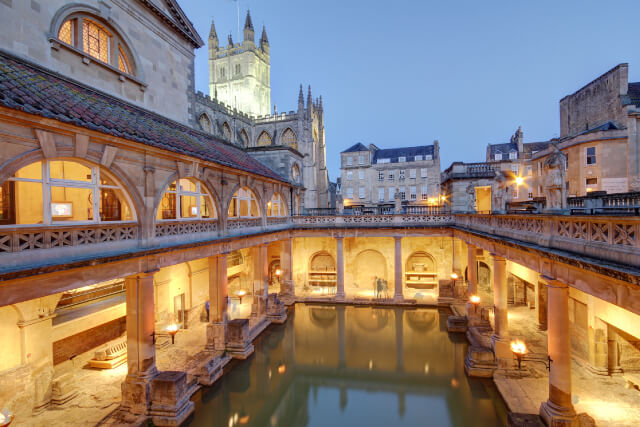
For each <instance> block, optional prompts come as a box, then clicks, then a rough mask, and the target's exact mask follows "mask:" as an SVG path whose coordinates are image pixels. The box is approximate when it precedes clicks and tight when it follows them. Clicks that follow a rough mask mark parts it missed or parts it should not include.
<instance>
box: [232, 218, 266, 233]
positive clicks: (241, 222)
mask: <svg viewBox="0 0 640 427" xmlns="http://www.w3.org/2000/svg"><path fill="white" fill-rule="evenodd" d="M260 226H262V218H233V219H229V220H227V230H228V231H236V230H242V229H244V228H254V227H260Z"/></svg>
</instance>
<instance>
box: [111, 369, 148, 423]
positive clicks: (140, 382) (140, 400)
mask: <svg viewBox="0 0 640 427" xmlns="http://www.w3.org/2000/svg"><path fill="white" fill-rule="evenodd" d="M154 375H155V374H154ZM150 393H151V377H148V378H141V377H136V376H129V375H127V377H126V378H125V380H124V382H123V383H122V402H121V403H120V411H119V412H121V413H123V414H131V415H136V416H137V415H140V416H147V414H148V412H149V401H150V400H151V395H150Z"/></svg>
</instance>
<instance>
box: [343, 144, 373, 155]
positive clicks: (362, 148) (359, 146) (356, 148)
mask: <svg viewBox="0 0 640 427" xmlns="http://www.w3.org/2000/svg"><path fill="white" fill-rule="evenodd" d="M356 151H369V149H368V148H367V147H365V146H364V144H362V143H360V142H358V143H357V144H355V145H352V146H351V147H349V148H347V149H346V150H344V151H343V153H354V152H356Z"/></svg>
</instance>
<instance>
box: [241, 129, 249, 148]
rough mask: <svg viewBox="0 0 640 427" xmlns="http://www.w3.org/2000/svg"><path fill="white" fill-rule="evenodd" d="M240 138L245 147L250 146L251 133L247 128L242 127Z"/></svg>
mask: <svg viewBox="0 0 640 427" xmlns="http://www.w3.org/2000/svg"><path fill="white" fill-rule="evenodd" d="M240 139H241V140H242V146H243V147H248V146H249V135H247V131H246V130H244V129H242V131H240Z"/></svg>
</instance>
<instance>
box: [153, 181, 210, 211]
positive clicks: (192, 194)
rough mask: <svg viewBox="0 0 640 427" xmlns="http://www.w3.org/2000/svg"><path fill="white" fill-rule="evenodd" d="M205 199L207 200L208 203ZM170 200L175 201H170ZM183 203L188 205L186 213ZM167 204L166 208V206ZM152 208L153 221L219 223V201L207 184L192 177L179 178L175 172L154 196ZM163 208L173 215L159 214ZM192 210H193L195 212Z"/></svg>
mask: <svg viewBox="0 0 640 427" xmlns="http://www.w3.org/2000/svg"><path fill="white" fill-rule="evenodd" d="M186 181H188V182H186ZM191 184H193V185H191ZM173 196H175V197H173ZM206 198H209V203H208V201H207V199H206ZM172 199H175V200H173V201H172ZM184 202H187V203H189V205H188V206H189V207H188V209H187V210H186V211H185V210H184V209H183V208H184V206H182V203H184ZM167 203H168V206H166V205H167ZM203 203H204V205H203ZM154 206H155V209H154V211H153V219H154V221H158V220H160V221H162V220H177V219H202V220H216V221H219V220H220V218H221V208H220V203H219V199H218V197H217V194H216V193H215V192H214V191H212V190H211V187H210V186H209V185H208V183H207V182H206V181H204V180H201V179H198V178H195V177H193V176H186V177H182V178H180V177H179V176H178V173H177V172H176V173H174V174H172V175H171V176H169V177H168V178H167V179H166V180H165V182H164V183H163V185H162V187H161V190H160V191H159V192H158V193H157V194H156V197H155V200H154ZM163 206H164V209H165V210H167V211H172V210H175V215H173V214H171V213H169V212H168V213H167V214H165V213H162V214H161V213H160V208H161V207H163ZM193 208H195V210H194V209H193ZM183 215H184V216H183ZM160 216H162V218H160Z"/></svg>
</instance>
